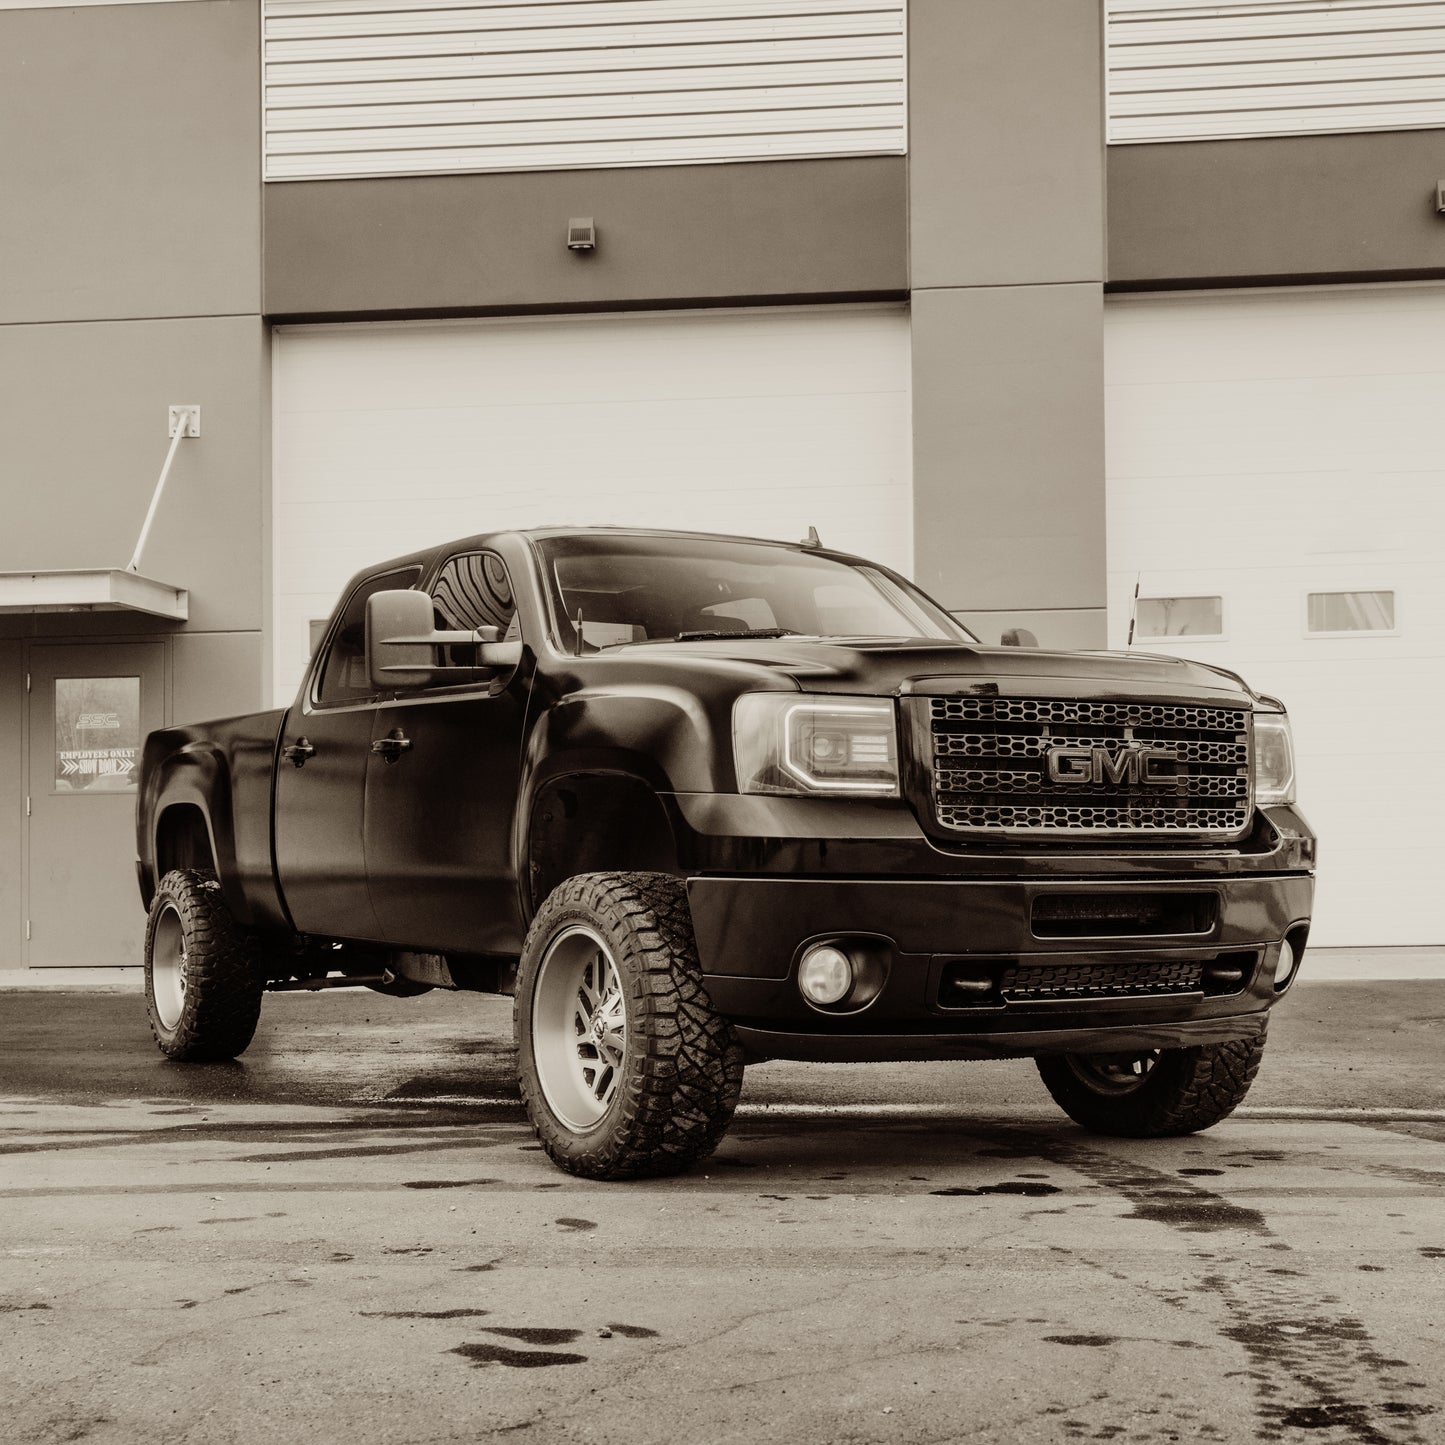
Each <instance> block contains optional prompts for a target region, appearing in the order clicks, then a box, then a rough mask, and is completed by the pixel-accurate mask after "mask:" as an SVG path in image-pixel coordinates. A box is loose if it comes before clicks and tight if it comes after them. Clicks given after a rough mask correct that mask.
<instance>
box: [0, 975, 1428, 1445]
mask: <svg viewBox="0 0 1445 1445" xmlns="http://www.w3.org/2000/svg"><path fill="white" fill-rule="evenodd" d="M1417 971H1421V970H1417ZM509 1038H510V1005H509V1003H508V1001H506V1000H501V999H494V998H485V997H472V996H456V995H445V994H440V993H433V994H429V995H426V996H425V997H422V998H418V999H413V1000H405V1001H403V1000H393V999H387V998H383V997H380V996H378V995H375V994H369V993H333V994H327V995H320V996H309V995H307V996H297V995H276V996H273V997H270V998H268V1000H267V1002H266V1006H265V1009H264V1011H263V1015H262V1023H261V1028H260V1030H259V1032H258V1035H257V1039H256V1042H255V1043H254V1044H253V1045H252V1048H251V1050H250V1051H249V1052H248V1053H247V1054H246V1055H245V1056H244V1058H243V1059H242V1060H241V1061H240V1062H238V1063H235V1064H230V1065H219V1066H218V1065H211V1066H186V1065H175V1064H170V1063H168V1062H166V1061H165V1060H164V1059H162V1058H161V1057H160V1055H159V1054H158V1053H156V1052H155V1050H154V1047H153V1045H152V1044H151V1042H150V1039H149V1036H148V1033H147V1030H146V1025H145V1019H144V1009H143V1006H142V1004H141V1000H140V999H139V997H138V996H137V995H136V994H135V993H134V992H133V991H132V990H130V989H129V988H121V989H111V990H101V991H94V990H91V991H80V990H75V989H67V988H49V989H28V990H27V989H23V988H22V989H14V988H12V989H8V990H4V991H0V1155H3V1156H4V1158H3V1164H0V1201H3V1203H0V1208H3V1210H4V1219H5V1227H4V1230H3V1235H0V1420H3V1421H5V1422H7V1423H6V1425H5V1426H0V1434H4V1433H7V1432H8V1433H11V1437H12V1438H15V1439H17V1440H24V1441H26V1442H31V1441H34V1442H50V1441H71V1440H82V1439H83V1440H87V1441H96V1442H102V1445H104V1442H112V1441H114V1442H121V1441H134V1440H136V1439H137V1438H140V1437H141V1436H145V1437H147V1438H154V1439H157V1440H175V1441H187V1442H190V1441H196V1442H206V1445H209V1442H213V1441H214V1442H227V1445H230V1442H240V1441H251V1440H259V1439H268V1440H283V1441H289V1440H293V1439H295V1440H301V1439H305V1438H310V1439H312V1440H316V1441H332V1440H335V1441H345V1442H347V1445H354V1442H355V1445H359V1442H370V1441H386V1442H388V1445H411V1442H416V1445H421V1442H432V1441H436V1442H442V1441H446V1442H452V1441H474V1440H482V1439H487V1438H490V1437H491V1436H493V1435H508V1436H516V1437H518V1438H521V1439H525V1440H537V1441H554V1440H555V1441H562V1442H569V1445H570V1442H582V1441H603V1442H607V1441H623V1440H625V1441H628V1442H630V1445H646V1442H652V1441H657V1442H659V1445H660V1442H663V1441H675V1440H679V1439H685V1440H689V1441H697V1442H709V1441H719V1442H722V1441H754V1440H757V1441H773V1440H778V1441H784V1440H786V1441H790V1442H808V1441H814V1440H816V1441H828V1442H832V1441H860V1442H863V1441H870V1442H871V1441H900V1442H902V1441H906V1442H910V1445H912V1442H923V1441H953V1440H978V1441H1000V1442H1003V1441H1010V1442H1012V1441H1054V1440H1080V1441H1083V1440H1117V1441H1138V1442H1154V1441H1160V1440H1178V1441H1193V1440H1208V1441H1234V1440H1239V1441H1253V1440H1278V1441H1291V1440H1300V1441H1306V1440H1310V1441H1324V1442H1330V1441H1360V1442H1395V1441H1399V1442H1405V1445H1426V1442H1431V1441H1434V1440H1438V1439H1441V1438H1442V1437H1445V1386H1442V1380H1441V1369H1440V1362H1441V1359H1442V1356H1445V1352H1442V1348H1441V1331H1442V1328H1445V1327H1442V1325H1441V1323H1440V1318H1439V1317H1440V1313H1441V1311H1440V1304H1441V1301H1442V1299H1445V1070H1442V1069H1441V1067H1440V1065H1441V1062H1442V1053H1445V1051H1442V1047H1441V1041H1442V1038H1445V980H1441V979H1440V978H1438V977H1435V978H1432V977H1418V978H1412V979H1403V980H1393V981H1391V980H1381V979H1370V980H1367V981H1353V982H1321V981H1318V980H1311V979H1310V978H1309V977H1308V976H1307V977H1306V978H1305V979H1304V980H1303V981H1302V982H1301V983H1300V984H1298V985H1297V986H1296V988H1295V989H1294V990H1292V991H1291V993H1290V995H1289V996H1288V997H1287V998H1286V1000H1285V1001H1284V1002H1283V1004H1282V1005H1281V1007H1280V1008H1279V1010H1278V1011H1277V1013H1276V1016H1275V1020H1274V1023H1273V1026H1272V1029H1271V1042H1270V1048H1269V1052H1268V1055H1267V1057H1266V1060H1265V1064H1264V1066H1263V1068H1262V1069H1261V1072H1260V1075H1259V1078H1258V1080H1257V1082H1256V1084H1255V1087H1254V1089H1253V1091H1252V1092H1251V1094H1250V1097H1249V1099H1248V1100H1247V1101H1246V1105H1245V1107H1244V1108H1242V1109H1241V1110H1240V1111H1238V1113H1237V1114H1236V1115H1235V1116H1234V1117H1232V1118H1231V1119H1229V1120H1227V1121H1226V1122H1225V1123H1223V1124H1221V1125H1219V1126H1218V1127H1216V1128H1215V1129H1213V1130H1210V1131H1208V1132H1207V1133H1204V1134H1200V1135H1196V1136H1193V1137H1191V1138H1186V1139H1178V1140H1160V1141H1127V1140H1114V1139H1100V1138H1094V1137H1091V1136H1089V1135H1087V1134H1085V1133H1084V1132H1083V1131H1082V1130H1080V1129H1078V1128H1077V1127H1076V1126H1074V1125H1073V1124H1072V1123H1070V1122H1069V1121H1068V1120H1067V1119H1065V1118H1064V1117H1063V1116H1062V1115H1061V1114H1060V1113H1059V1112H1058V1110H1057V1109H1056V1108H1055V1107H1054V1105H1053V1104H1052V1102H1051V1101H1050V1100H1049V1099H1048V1096H1047V1095H1046V1094H1045V1093H1044V1091H1043V1088H1042V1085H1041V1084H1040V1083H1039V1081H1038V1079H1037V1077H1036V1075H1035V1074H1034V1071H1033V1068H1032V1066H1031V1065H1030V1064H1029V1063H1027V1062H1016V1063H975V1064H928V1065H898V1066H894V1065H869V1066H856V1067H855V1066H823V1065H800V1064H783V1063H771V1064H764V1065H759V1066H757V1067H755V1068H752V1069H749V1071H748V1077H747V1083H746V1087H745V1091H744V1097H743V1105H742V1107H741V1109H740V1110H739V1116H738V1119H737V1122H736V1123H735V1125H734V1128H733V1130H732V1132H731V1133H730V1135H729V1136H728V1138H727V1139H726V1140H725V1141H724V1143H723V1145H722V1147H721V1149H720V1150H719V1151H718V1153H717V1155H716V1156H714V1158H713V1159H712V1160H710V1161H708V1162H706V1163H705V1164H704V1165H702V1166H701V1167H700V1168H699V1169H698V1170H696V1171H695V1172H694V1173H693V1174H690V1175H688V1176H686V1177H684V1178H681V1179H672V1180H659V1181H649V1182H643V1183H634V1184H612V1185H599V1184H592V1183H588V1182H585V1181H581V1180H575V1179H572V1178H570V1177H569V1176H567V1175H564V1174H562V1173H560V1172H558V1171H557V1170H556V1169H554V1168H553V1166H552V1165H551V1164H550V1163H549V1162H548V1161H547V1159H546V1157H545V1155H543V1154H541V1153H540V1152H539V1150H538V1148H537V1146H536V1144H535V1143H534V1141H533V1140H532V1138H531V1135H530V1131H529V1129H528V1128H527V1126H526V1124H525V1121H524V1119H523V1116H522V1114H521V1111H520V1108H519V1106H518V1104H517V1102H516V1086H515V1080H514V1077H513V1072H512V1067H513V1065H512V1058H511V1053H510V1044H509Z"/></svg>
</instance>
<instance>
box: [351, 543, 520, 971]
mask: <svg viewBox="0 0 1445 1445" xmlns="http://www.w3.org/2000/svg"><path fill="white" fill-rule="evenodd" d="M431 592H432V604H433V607H434V609H435V625H436V627H437V628H438V629H439V630H442V631H471V630H473V629H475V628H477V627H496V628H498V629H499V630H500V632H501V634H502V635H503V637H508V636H510V637H515V636H516V635H517V633H516V621H515V619H516V604H515V602H514V601H513V598H512V588H511V581H510V578H509V577H508V575H507V569H506V565H505V564H504V563H503V561H502V559H501V558H500V557H499V556H497V554H496V553H494V552H469V553H462V554H459V555H457V556H455V557H452V558H449V559H448V560H447V562H446V563H445V564H444V565H443V567H442V569H441V571H440V573H439V574H438V576H437V580H436V582H435V583H434V584H433V586H432V588H431ZM456 661H458V662H460V661H461V659H460V658H458V659H456ZM531 673H532V662H531V658H530V656H529V655H528V654H527V653H526V652H525V651H524V652H523V657H522V662H521V664H520V665H519V666H518V667H517V668H516V669H515V671H514V672H513V673H511V674H510V675H507V676H504V677H501V678H499V679H496V680H495V681H494V682H491V683H469V684H465V685H462V686H456V685H454V684H452V685H446V686H442V687H423V688H417V689H415V690H411V691H408V692H407V693H406V694H404V695H401V696H397V697H393V698H390V699H388V700H386V701H385V702H384V703H383V704H382V705H381V706H380V707H379V708H378V709H377V711H376V716H375V721H374V725H373V732H372V742H373V744H374V745H375V744H380V745H381V750H380V751H373V752H372V753H371V755H370V757H369V759H368V763H367V775H366V821H365V832H366V868H367V873H368V875H369V877H370V881H371V906H372V908H373V910H374V911H375V914H376V918H377V921H378V923H379V925H380V928H381V934H382V937H383V938H384V939H386V940H387V942H389V943H394V944H397V945H399V946H401V947H405V948H414V949H424V950H435V951H439V952H443V951H447V950H452V951H456V952H469V953H515V952H517V951H518V950H519V949H520V948H521V944H522V935H523V933H524V929H523V926H522V913H521V903H520V899H519V896H518V885H517V875H516V871H515V869H514V867H513V861H512V830H513V815H514V814H515V812H516V807H517V792H518V782H519V773H520V769H521V752H522V734H523V726H524V723H525V720H526V710H527V696H528V692H529V690H530V678H531Z"/></svg>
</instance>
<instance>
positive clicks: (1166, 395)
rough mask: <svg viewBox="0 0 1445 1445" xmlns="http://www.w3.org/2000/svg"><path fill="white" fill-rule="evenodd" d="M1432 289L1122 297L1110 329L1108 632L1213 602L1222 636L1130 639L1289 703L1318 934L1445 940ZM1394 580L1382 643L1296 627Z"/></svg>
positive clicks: (1442, 302) (1441, 495)
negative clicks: (1169, 610)
mask: <svg viewBox="0 0 1445 1445" xmlns="http://www.w3.org/2000/svg"><path fill="white" fill-rule="evenodd" d="M1442 330H1445V290H1442V289H1441V288H1436V287H1410V288H1399V289H1394V290H1392V289H1381V290H1376V291H1354V292H1349V291H1339V292H1312V293H1302V294H1292V295H1278V294H1269V293H1259V294H1254V295H1233V296H1217V297H1209V298H1199V297H1192V298H1148V299H1137V300H1136V299H1131V300H1129V301H1125V302H1120V303H1117V304H1111V306H1110V308H1109V310H1108V313H1107V320H1106V357H1107V370H1106V378H1107V389H1108V403H1107V407H1108V412H1107V415H1108V432H1107V447H1108V472H1109V489H1108V505H1109V512H1108V522H1109V611H1110V636H1111V639H1112V641H1113V643H1114V644H1115V645H1123V643H1124V640H1125V637H1126V634H1127V629H1128V621H1129V616H1130V613H1131V611H1132V609H1133V592H1134V587H1135V585H1136V583H1137V584H1138V586H1139V589H1140V594H1141V595H1142V596H1144V597H1190V596H1219V597H1221V598H1222V599H1223V600H1222V611H1223V618H1224V626H1223V631H1224V637H1223V638H1222V639H1221V640H1219V641H1205V640H1199V639H1190V638H1188V637H1178V638H1171V639H1164V640H1156V639H1152V638H1141V639H1140V640H1139V641H1138V643H1137V646H1138V647H1140V648H1141V649H1146V650H1150V651H1157V652H1163V653H1173V654H1175V655H1179V656H1188V657H1194V658H1197V659H1199V660H1200V661H1202V662H1208V663H1213V664H1215V665H1217V666H1221V667H1225V668H1229V669H1231V670H1233V671H1236V672H1238V673H1240V674H1241V675H1243V676H1244V677H1245V678H1247V679H1248V680H1249V682H1250V683H1251V684H1252V685H1253V686H1255V687H1256V688H1258V689H1260V690H1261V691H1264V692H1268V693H1275V694H1277V695H1278V696H1280V697H1281V698H1283V699H1284V700H1285V702H1286V704H1287V706H1288V707H1289V709H1290V714H1291V718H1292V719H1293V722H1294V728H1295V739H1296V747H1297V752H1298V755H1299V757H1298V772H1299V783H1300V797H1301V804H1302V806H1303V808H1304V811H1305V814H1306V816H1307V817H1309V819H1310V820H1311V822H1312V823H1313V824H1314V825H1315V827H1316V828H1317V829H1318V830H1319V832H1320V835H1321V862H1320V873H1319V886H1320V903H1319V912H1318V915H1317V924H1316V929H1315V933H1314V938H1315V941H1316V942H1318V943H1332V944H1348V945H1357V946H1369V945H1383V944H1428V943H1438V942H1442V941H1445V923H1442V920H1441V918H1440V917H1439V911H1438V910H1437V909H1436V908H1434V906H1433V899H1434V893H1435V891H1436V890H1438V886H1439V884H1438V880H1439V878H1440V877H1441V876H1442V875H1445V842H1442V839H1441V836H1440V834H1439V829H1438V827H1436V826H1434V825H1433V820H1434V819H1435V818H1438V817H1439V816H1440V814H1441V811H1442V809H1445V780H1442V779H1438V778H1436V777H1434V776H1431V775H1429V774H1428V770H1427V769H1426V768H1425V767H1424V766H1423V765H1422V764H1421V762H1420V760H1419V755H1420V745H1421V739H1422V737H1423V736H1425V735H1427V734H1428V729H1429V727H1430V725H1431V724H1432V723H1433V720H1434V719H1435V717H1437V716H1438V715H1439V714H1440V710H1441V707H1442V704H1445V568H1442V566H1441V548H1442V545H1445V541H1442V539H1445V451H1442V449H1441V448H1440V447H1439V444H1438V438H1437V435H1436V432H1437V430H1438V419H1439V417H1440V416H1442V415H1445V355H1442V351H1441V348H1440V346H1439V340H1438V338H1439V336H1440V335H1441V334H1442ZM1374 590H1389V591H1392V592H1393V593H1394V602H1395V620H1396V629H1395V631H1394V633H1392V634H1367V633H1361V634H1357V635H1353V636H1346V637H1321V636H1311V635H1309V634H1308V633H1307V630H1306V629H1307V604H1306V598H1307V596H1308V594H1309V593H1311V592H1350V591H1374Z"/></svg>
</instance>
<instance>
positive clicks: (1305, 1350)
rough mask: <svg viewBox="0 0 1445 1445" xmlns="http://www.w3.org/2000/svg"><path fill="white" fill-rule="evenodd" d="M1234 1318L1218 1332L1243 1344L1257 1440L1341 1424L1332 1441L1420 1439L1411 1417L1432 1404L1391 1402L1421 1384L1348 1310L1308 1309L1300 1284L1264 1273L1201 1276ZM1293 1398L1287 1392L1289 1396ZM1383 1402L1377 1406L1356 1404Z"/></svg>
mask: <svg viewBox="0 0 1445 1445" xmlns="http://www.w3.org/2000/svg"><path fill="white" fill-rule="evenodd" d="M1201 1285H1202V1287H1203V1289H1204V1290H1206V1291H1207V1292H1209V1293H1212V1294H1215V1295H1217V1296H1218V1297H1219V1298H1220V1299H1221V1300H1222V1301H1223V1302H1224V1304H1225V1306H1226V1308H1227V1309H1228V1311H1229V1314H1230V1317H1231V1319H1232V1320H1233V1323H1232V1324H1226V1325H1225V1326H1224V1327H1223V1328H1222V1329H1221V1330H1220V1331H1219V1333H1220V1335H1221V1337H1222V1338H1224V1339H1227V1340H1231V1341H1233V1342H1234V1343H1235V1344H1237V1345H1240V1346H1242V1347H1243V1349H1244V1351H1245V1354H1246V1356H1247V1358H1248V1361H1249V1366H1248V1369H1247V1371H1246V1373H1247V1375H1248V1377H1249V1379H1250V1380H1251V1382H1252V1383H1253V1385H1254V1393H1255V1408H1256V1410H1257V1412H1258V1416H1259V1420H1258V1424H1257V1427H1256V1432H1255V1433H1256V1438H1257V1439H1259V1440H1264V1441H1282V1440H1284V1439H1286V1432H1287V1431H1295V1430H1301V1429H1304V1430H1310V1429H1330V1428H1338V1430H1339V1431H1340V1432H1341V1433H1340V1434H1339V1435H1337V1436H1335V1437H1334V1438H1336V1439H1340V1438H1343V1439H1348V1440H1352V1441H1356V1442H1358V1445H1425V1442H1426V1440H1427V1439H1428V1438H1433V1437H1427V1436H1426V1435H1424V1434H1422V1433H1421V1431H1420V1429H1419V1427H1418V1425H1417V1424H1416V1420H1415V1417H1416V1416H1417V1415H1423V1414H1430V1413H1433V1411H1434V1408H1435V1407H1433V1406H1414V1405H1410V1406H1407V1407H1405V1408H1403V1409H1399V1408H1390V1407H1389V1405H1388V1403H1387V1402H1392V1401H1393V1402H1397V1403H1398V1402H1399V1400H1400V1397H1401V1396H1402V1395H1404V1394H1407V1393H1408V1392H1409V1391H1411V1390H1417V1389H1423V1388H1426V1387H1425V1385H1424V1383H1423V1382H1422V1381H1419V1380H1415V1379H1412V1378H1409V1377H1408V1375H1406V1374H1404V1373H1403V1372H1404V1371H1408V1370H1409V1369H1410V1366H1409V1365H1408V1363H1406V1362H1402V1361H1400V1360H1396V1359H1391V1358H1387V1357H1386V1356H1384V1355H1382V1354H1381V1353H1380V1352H1379V1351H1378V1350H1377V1349H1376V1348H1375V1346H1374V1342H1373V1340H1372V1339H1371V1338H1370V1335H1369V1332H1368V1331H1367V1330H1366V1329H1365V1326H1364V1324H1363V1323H1362V1322H1361V1321H1360V1320H1358V1319H1355V1318H1353V1317H1351V1316H1348V1315H1333V1316H1324V1315H1320V1314H1317V1313H1312V1310H1313V1309H1316V1308H1317V1305H1315V1303H1314V1302H1313V1301H1308V1300H1307V1299H1306V1298H1305V1297H1304V1296H1303V1295H1302V1292H1301V1286H1299V1285H1297V1284H1293V1283H1290V1282H1288V1281H1285V1280H1277V1279H1276V1280H1273V1281H1272V1280H1270V1279H1268V1278H1267V1277H1266V1276H1264V1275H1260V1276H1257V1277H1252V1278H1251V1279H1249V1280H1246V1281H1239V1282H1230V1281H1229V1280H1227V1279H1225V1278H1224V1277H1222V1276H1206V1277H1205V1278H1204V1279H1203V1280H1202V1281H1201ZM1291 1396H1292V1397H1293V1398H1290V1397H1291ZM1371 1400H1380V1401H1381V1402H1382V1403H1380V1404H1377V1405H1374V1404H1372V1405H1365V1404H1362V1403H1360V1402H1363V1401H1371Z"/></svg>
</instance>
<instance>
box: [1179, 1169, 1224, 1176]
mask: <svg viewBox="0 0 1445 1445" xmlns="http://www.w3.org/2000/svg"><path fill="white" fill-rule="evenodd" d="M1179 1172H1180V1173H1181V1174H1187V1175H1190V1176H1191V1177H1201V1178H1202V1177H1203V1176H1204V1175H1207V1174H1223V1173H1224V1170H1222V1169H1201V1168H1189V1169H1181V1170H1180V1171H1179Z"/></svg>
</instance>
